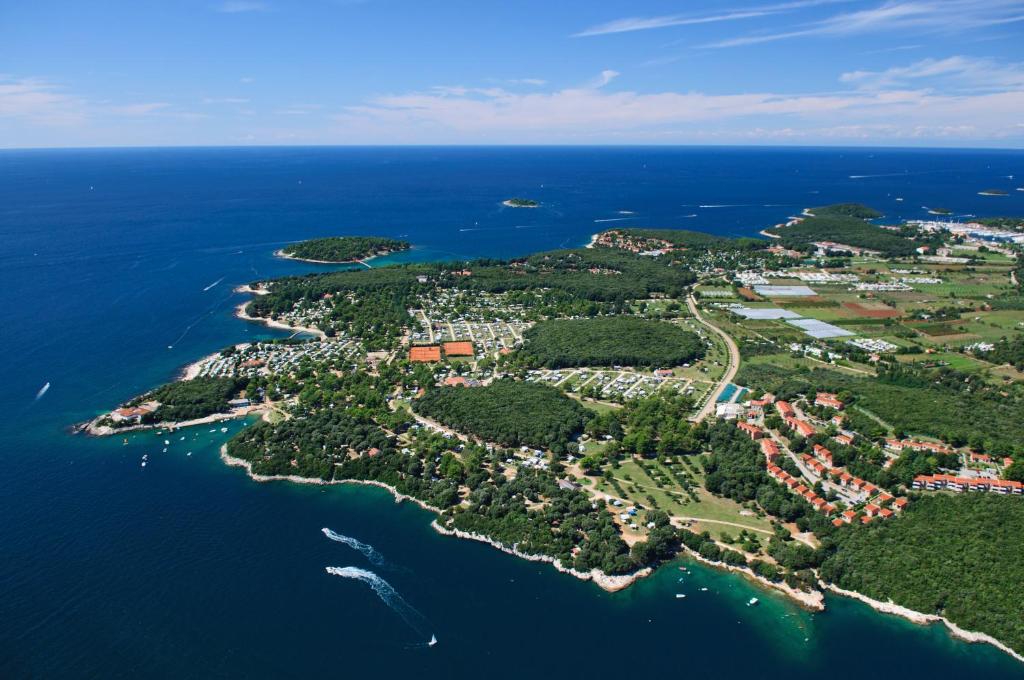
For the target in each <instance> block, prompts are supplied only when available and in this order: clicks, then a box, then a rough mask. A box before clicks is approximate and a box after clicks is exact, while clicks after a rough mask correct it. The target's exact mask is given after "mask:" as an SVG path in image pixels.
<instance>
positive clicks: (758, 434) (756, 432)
mask: <svg viewBox="0 0 1024 680" xmlns="http://www.w3.org/2000/svg"><path fill="white" fill-rule="evenodd" d="M736 427H738V428H740V429H741V430H743V431H744V432H746V433H747V436H748V437H750V439H751V440H757V439H761V438H762V437H764V430H762V429H761V428H759V427H758V426H757V425H751V424H750V423H737V424H736Z"/></svg>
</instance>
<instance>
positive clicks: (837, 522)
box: [832, 517, 844, 527]
mask: <svg viewBox="0 0 1024 680" xmlns="http://www.w3.org/2000/svg"><path fill="white" fill-rule="evenodd" d="M843 524H844V522H843V520H842V519H840V518H839V517H836V518H835V519H834V520H832V526H834V527H841V526H843Z"/></svg>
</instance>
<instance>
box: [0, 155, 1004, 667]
mask: <svg viewBox="0 0 1024 680" xmlns="http://www.w3.org/2000/svg"><path fill="white" fill-rule="evenodd" d="M1022 161H1024V156H1022V155H1021V154H1013V153H980V152H941V153H940V152H901V151H886V152H882V151H871V152H865V151H860V152H853V151H841V150H840V151H837V150H828V151H824V150H823V151H817V150H803V151H773V150H758V151H741V150H708V149H703V150H702V149H695V150H678V151H666V150H647V149H571V150H565V149H516V150H496V149H455V150H441V149H351V150H338V149H319V150H315V149H275V150H201V151H200V150H176V151H162V150H140V151H91V152H78V151H75V152H70V151H69V152H56V151H55V152H18V153H13V152H3V153H0V237H2V241H0V242H2V243H3V244H4V245H5V246H6V247H5V248H3V249H0V291H3V292H2V293H0V295H2V298H0V299H2V301H3V309H4V312H5V315H4V321H5V323H4V325H3V330H2V332H0V347H2V349H3V352H0V362H2V363H0V366H2V368H3V373H2V374H3V376H4V383H3V388H2V389H0V402H2V403H0V405H2V408H3V411H2V412H3V413H4V414H5V415H4V417H3V420H2V422H0V455H2V460H3V463H4V469H3V483H2V484H0V513H2V516H3V518H4V521H3V522H0V603H2V604H0V614H2V616H0V675H2V676H3V677H68V676H73V677H81V676H103V677H138V676H157V677H159V676H167V677H183V676H184V677H224V676H227V677H233V676H240V675H246V676H250V677H268V676H270V677H276V676H282V675H284V676H299V675H302V676H305V675H310V674H313V673H324V674H331V675H344V676H348V675H357V674H370V673H372V674H374V675H385V676H392V675H398V674H400V673H401V674H406V675H412V674H416V675H417V676H418V677H427V678H433V677H437V678H442V677H443V678H448V677H466V676H478V675H481V674H485V673H486V674H488V675H491V676H494V677H513V676H515V677H523V676H524V675H536V676H541V677H553V676H558V675H562V676H566V677H579V676H583V675H586V676H589V677H634V676H636V675H638V674H641V673H643V674H658V675H666V674H671V675H673V676H683V675H691V676H696V677H702V676H707V675H710V674H712V673H713V674H715V675H716V676H724V677H733V676H744V677H787V678H801V677H821V676H829V677H863V676H865V675H868V674H874V673H878V672H879V671H883V670H884V671H885V672H887V673H898V674H900V675H902V676H907V677H977V676H982V675H984V676H989V677H993V676H995V677H1016V676H1024V667H1022V666H1020V665H1019V664H1017V663H1016V662H1013V661H1012V660H1010V659H1008V658H1007V657H1006V656H1004V655H1002V654H1001V653H999V652H998V651H996V650H994V649H992V648H990V647H987V646H980V645H967V644H964V643H960V642H957V641H955V640H952V639H950V638H949V636H948V635H947V634H946V633H945V632H944V631H943V630H942V629H941V628H936V627H929V628H923V627H918V626H913V625H912V624H909V623H907V622H905V621H902V620H899V619H896V618H894V617H886V616H880V615H877V614H875V613H874V612H872V611H871V610H869V609H868V608H867V607H865V606H863V605H860V604H858V603H856V602H852V601H848V600H845V599H842V598H831V597H830V598H829V600H828V605H829V610H828V612H826V613H824V614H815V615H811V614H808V613H805V612H802V611H801V610H799V609H797V608H796V607H794V606H792V605H790V604H789V603H788V602H786V601H785V600H783V599H781V598H779V597H776V596H775V595H772V594H769V593H764V592H762V591H760V590H759V589H757V588H755V587H754V586H752V585H750V584H748V583H747V582H745V581H744V580H742V579H741V578H739V577H736V576H733V575H730V574H726V573H722V572H718V571H715V570H711V569H706V568H703V567H700V566H699V565H686V566H688V568H689V569H690V572H691V573H684V572H682V571H680V570H679V569H678V566H679V565H670V566H668V567H665V568H663V569H661V570H660V571H659V572H657V573H656V574H655V576H653V577H652V578H649V579H647V580H645V581H642V582H641V583H639V584H637V585H636V586H635V587H633V588H630V589H628V590H626V591H624V592H621V593H616V594H607V593H604V592H602V591H600V590H598V589H597V588H595V587H594V586H592V585H590V584H587V583H583V582H580V581H577V580H576V579H573V578H570V577H567V576H564V575H560V574H558V573H556V572H555V571H554V570H552V569H551V568H549V567H547V566H544V565H538V564H533V563H527V562H525V561H521V560H517V559H515V558H512V557H509V556H507V555H504V554H502V553H499V552H498V551H496V550H493V549H492V548H489V547H487V546H485V545H482V544H477V543H472V542H468V541H461V540H458V539H453V538H447V537H443V536H439V535H438V534H436V533H435V532H434V531H433V530H432V529H431V528H430V526H429V523H430V519H431V516H430V514H429V513H427V512H425V511H423V510H420V509H419V508H417V507H415V506H413V505H410V504H401V505H396V504H395V503H394V502H393V500H392V499H391V497H390V495H389V494H387V493H386V492H384V491H382V490H379V489H374V488H367V487H356V486H345V487H331V488H324V487H316V486H298V485H291V484H284V483H274V484H257V483H255V482H252V481H251V480H249V479H248V478H247V477H246V476H245V475H244V473H243V472H241V471H240V470H238V469H232V468H227V467H226V466H224V465H223V464H222V463H221V462H220V460H219V458H218V457H217V449H218V447H219V446H220V444H221V443H223V441H225V440H226V439H227V438H228V437H229V436H230V434H231V432H232V431H234V430H235V429H237V428H240V427H244V426H245V425H244V424H243V423H232V424H231V425H230V431H229V432H227V433H222V432H220V430H219V428H214V430H215V431H214V432H212V433H211V432H210V431H209V430H210V429H211V428H210V427H200V428H194V429H193V430H192V431H186V432H183V433H176V435H175V437H174V438H173V439H172V443H171V445H170V446H169V447H168V449H169V450H168V451H167V452H166V453H163V452H162V449H163V448H164V446H163V444H162V440H163V437H157V436H156V435H153V434H138V435H134V436H132V437H131V438H130V440H129V443H128V444H127V445H125V444H123V443H122V441H121V440H120V439H104V440H98V439H89V438H85V437H79V436H70V435H68V434H67V433H66V431H65V427H66V425H67V424H69V423H71V422H75V421H77V420H81V419H84V418H86V417H88V416H90V415H92V414H94V413H96V412H99V411H101V410H104V409H106V408H109V407H110V406H111V405H112V404H115V403H117V402H118V401H120V400H122V399H125V398H127V397H128V396H131V395H133V394H135V393H137V392H139V391H141V390H144V389H146V388H149V387H152V386H153V385H156V384H158V383H160V382H162V381H164V380H167V379H169V378H170V377H172V376H173V375H174V373H175V372H176V370H178V369H179V368H180V366H182V365H183V364H185V363H187V362H188V361H191V360H193V359H195V358H196V357H198V356H200V355H202V354H204V353H206V352H210V351H213V350H215V349H217V348H219V347H222V346H224V345H226V344H228V343H231V342H236V341H240V340H244V339H246V338H252V337H256V336H268V335H271V334H272V333H270V332H268V331H266V330H265V329H262V328H261V327H258V326H252V325H248V324H245V323H244V322H241V321H239V320H237V319H234V318H233V317H232V316H231V310H232V308H233V307H234V306H235V305H236V304H238V303H239V302H241V301H242V300H243V299H244V298H243V297H241V296H238V295H234V294H232V292H231V288H232V287H234V286H235V285H238V284H240V283H244V282H246V281H249V280H251V279H253V278H255V277H268V276H274V275H281V274H286V273H295V272H302V271H315V270H318V269H323V268H322V267H321V268H318V267H314V266H310V265H303V264H300V263H294V262H284V261H280V260H277V259H275V258H273V257H272V256H271V253H272V251H273V250H274V249H276V248H278V247H280V245H281V244H283V243H285V242H287V241H291V240H296V239H300V238H305V237H309V236H314V235H323V234H328V233H382V234H386V235H392V236H403V235H405V237H406V238H409V239H410V240H412V241H413V242H414V243H416V244H417V248H416V249H415V250H413V251H412V252H411V253H408V254H403V255H401V256H398V259H403V258H404V259H433V258H438V257H456V256H483V255H489V256H508V255H513V254H521V253H526V252H530V251H533V250H538V249H542V248H552V247H559V246H570V245H579V244H582V243H585V242H586V241H587V239H588V237H589V234H590V233H592V232H593V231H596V230H597V229H600V228H604V227H606V226H609V225H613V224H644V225H652V226H675V227H689V228H701V229H706V230H709V231H716V232H719V233H729V234H751V233H756V231H757V230H758V229H760V228H761V227H763V226H765V225H766V224H771V223H773V222H775V221H779V220H781V219H783V218H785V217H786V216H787V215H788V214H791V213H792V212H797V211H799V208H800V207H803V206H804V205H812V204H817V203H824V202H830V201H837V200H851V199H852V200H864V201H866V202H869V203H872V204H875V205H877V206H878V207H880V208H882V209H883V210H886V211H887V212H891V213H892V212H895V211H897V210H906V211H907V212H906V213H905V215H907V216H916V213H917V212H920V208H919V206H921V205H928V204H929V203H930V202H931V203H936V204H940V205H942V206H943V207H949V208H952V209H954V210H957V211H962V212H976V213H979V214H1005V213H1014V212H1015V213H1018V214H1019V213H1024V193H1020V192H1018V193H1019V195H1017V194H1012V195H1011V196H1008V197H1006V198H1005V200H1004V199H985V198H981V197H977V196H976V191H977V190H978V189H981V188H988V187H990V186H1002V184H1000V182H1002V183H1004V184H1007V185H1008V186H1009V185H1011V184H1012V180H1009V179H1007V178H1006V176H1007V175H1011V174H1015V173H1020V172H1021V166H1022V165H1024V163H1022ZM904 170H906V171H907V174H905V175H903V176H899V177H895V178H893V177H886V178H884V179H883V178H875V179H872V178H862V179H850V178H849V175H862V174H891V173H893V172H903V171H904ZM90 187H92V188H91V189H90ZM812 192H818V193H812ZM896 193H898V194H901V195H905V196H906V200H905V201H903V202H902V203H896V202H894V199H893V196H894V195H895V194H896ZM511 195H529V196H532V197H537V198H538V199H539V200H541V201H542V203H543V204H544V207H542V208H541V209H539V210H529V211H527V210H518V211H513V210H509V209H504V208H502V207H501V206H500V201H501V200H502V199H503V198H507V197H508V196H511ZM887 201H888V202H887ZM940 201H941V202H940ZM992 201H1002V202H1001V203H992ZM725 204H729V205H735V207H716V208H700V207H698V206H700V205H725ZM778 204H784V205H778ZM620 210H630V211H634V212H635V213H636V216H635V217H632V218H631V220H635V221H630V220H626V221H623V222H611V223H605V222H594V220H604V219H620V218H621V217H622V214H621V213H619V212H618V211H620ZM912 212H913V215H911V213H912ZM690 214H697V215H698V217H697V218H691V217H686V215H690ZM218 281H219V283H217V284H216V285H213V286H212V287H210V286H211V284H214V283H215V282H218ZM204 289H206V290H204ZM169 346H170V348H169ZM46 382H50V383H51V388H50V389H49V391H48V392H47V393H46V394H45V395H44V396H43V397H42V398H40V399H39V400H36V399H35V395H36V394H37V392H38V390H39V389H40V387H41V386H42V385H43V384H44V383H46ZM182 435H184V436H185V437H186V440H185V441H180V440H179V439H178V437H180V436H182ZM189 451H191V452H192V455H191V456H189V455H187V453H188V452H189ZM145 453H148V454H149V460H150V462H149V464H148V465H147V466H146V467H145V468H142V467H141V466H140V464H139V463H140V459H141V456H142V455H143V454H145ZM322 527H330V528H331V529H333V530H334V531H336V532H338V533H341V534H344V535H347V536H352V537H355V538H357V539H359V540H360V541H363V542H365V543H368V544H370V545H372V546H373V547H374V548H375V549H376V550H378V551H379V552H380V553H381V554H382V555H383V556H384V558H385V559H386V561H387V562H386V565H385V566H378V565H375V564H373V563H372V562H371V561H370V560H368V559H367V558H366V556H365V555H363V554H362V553H361V552H359V551H356V550H353V549H351V548H349V547H347V546H345V545H343V544H340V543H336V542H333V541H330V540H328V539H327V538H325V537H324V535H323V534H322V533H321V528H322ZM680 564H683V563H680ZM327 566H338V567H345V566H355V567H359V568H363V569H370V570H372V571H374V572H375V573H377V574H378V575H379V576H380V577H382V578H383V579H385V580H386V581H387V582H388V583H390V584H391V586H393V587H394V589H395V591H397V593H398V594H399V595H400V596H401V597H402V598H403V599H404V601H405V602H406V603H407V604H408V605H409V606H410V607H413V608H415V610H416V612H418V614H419V616H420V617H421V618H417V617H415V616H413V617H412V619H411V620H412V621H413V625H410V623H408V622H407V621H406V620H404V619H403V618H402V617H401V616H400V615H399V613H398V612H396V611H395V610H394V609H392V608H391V607H389V606H388V604H387V603H386V602H385V601H384V600H382V599H381V598H380V597H378V595H377V594H376V593H375V592H374V591H373V590H372V589H371V588H370V587H369V586H368V585H367V584H365V583H362V582H359V581H355V580H349V579H343V578H339V577H337V576H331V575H329V574H327V573H326V572H325V567H327ZM680 578H682V579H683V581H682V582H680V581H679V579H680ZM702 587H707V588H708V591H706V592H702V591H701V590H700V588H702ZM676 593H686V594H687V597H686V598H685V599H676V598H675V594H676ZM755 595H756V596H757V597H759V598H760V599H761V600H762V604H761V606H759V607H756V608H748V607H747V606H746V604H745V603H746V601H747V600H748V599H749V598H750V597H751V596H755ZM407 618H408V617H407ZM424 627H427V628H429V631H430V633H432V634H436V636H437V638H438V640H439V644H438V645H437V646H435V647H433V648H424V647H423V643H424V642H425V639H424V637H425V636H424V635H423V631H422V630H421V629H422V628H424Z"/></svg>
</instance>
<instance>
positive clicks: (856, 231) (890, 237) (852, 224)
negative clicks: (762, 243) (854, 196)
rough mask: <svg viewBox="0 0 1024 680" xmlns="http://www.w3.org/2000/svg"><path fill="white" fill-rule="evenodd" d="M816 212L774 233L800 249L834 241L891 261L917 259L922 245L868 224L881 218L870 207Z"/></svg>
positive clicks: (843, 206)
mask: <svg viewBox="0 0 1024 680" xmlns="http://www.w3.org/2000/svg"><path fill="white" fill-rule="evenodd" d="M812 212H813V217H805V218H803V219H801V221H800V222H798V223H796V224H790V225H787V226H784V227H776V228H775V229H771V230H770V231H771V232H772V233H774V234H778V235H779V237H780V238H781V239H782V243H783V245H786V246H789V247H793V248H797V249H801V248H805V247H807V246H808V245H809V244H811V243H814V242H817V241H832V242H834V243H841V244H843V245H849V246H855V247H858V248H867V249H869V250H877V251H879V252H880V253H882V254H883V255H885V256H887V257H901V256H908V255H913V254H914V249H915V248H917V246H918V245H919V244H917V243H915V242H914V241H912V240H910V239H907V238H904V237H903V236H900V235H898V234H896V233H894V232H891V231H887V230H885V229H882V228H881V227H878V226H876V225H874V224H872V223H870V222H868V221H866V218H867V216H870V217H878V216H879V213H877V212H876V211H874V210H872V209H871V208H867V207H866V206H862V205H859V204H853V203H846V204H837V205H834V206H824V207H821V208H814V210H813V211H812Z"/></svg>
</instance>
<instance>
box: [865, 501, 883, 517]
mask: <svg viewBox="0 0 1024 680" xmlns="http://www.w3.org/2000/svg"><path fill="white" fill-rule="evenodd" d="M879 510H881V508H880V507H878V506H877V505H875V504H874V503H868V504H867V505H865V506H864V514H866V515H867V516H868V517H874V516H875V515H877V514H878V511H879Z"/></svg>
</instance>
